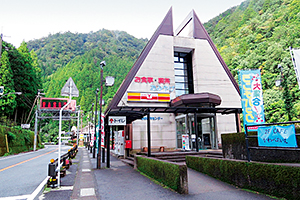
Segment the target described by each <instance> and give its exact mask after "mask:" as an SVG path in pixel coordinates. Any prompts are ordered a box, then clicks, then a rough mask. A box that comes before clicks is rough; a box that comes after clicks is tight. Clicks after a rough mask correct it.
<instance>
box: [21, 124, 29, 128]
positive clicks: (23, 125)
mask: <svg viewBox="0 0 300 200" xmlns="http://www.w3.org/2000/svg"><path fill="white" fill-rule="evenodd" d="M21 128H27V129H28V128H30V124H21Z"/></svg>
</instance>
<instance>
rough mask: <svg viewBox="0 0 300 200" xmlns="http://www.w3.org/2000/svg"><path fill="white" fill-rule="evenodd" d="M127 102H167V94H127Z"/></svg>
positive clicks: (168, 99)
mask: <svg viewBox="0 0 300 200" xmlns="http://www.w3.org/2000/svg"><path fill="white" fill-rule="evenodd" d="M127 100H128V101H144V102H169V101H170V94H169V93H140V92H128V93H127Z"/></svg>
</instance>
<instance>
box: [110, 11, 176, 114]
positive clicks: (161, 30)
mask: <svg viewBox="0 0 300 200" xmlns="http://www.w3.org/2000/svg"><path fill="white" fill-rule="evenodd" d="M160 35H169V36H174V34H173V15H172V7H171V8H170V9H169V11H168V13H167V15H166V16H165V18H164V20H163V21H162V23H161V24H160V25H159V27H158V28H157V30H156V31H155V33H154V34H153V36H152V37H151V39H150V40H149V41H148V43H147V45H146V46H145V48H144V49H143V51H142V53H141V54H140V56H139V57H138V59H137V60H136V62H135V63H134V65H133V67H132V68H131V70H130V71H129V72H128V74H127V76H126V77H125V79H124V81H123V82H122V84H121V86H120V87H119V89H118V91H117V93H116V95H115V96H114V98H113V99H112V101H111V103H110V104H109V106H108V108H107V110H106V112H105V113H107V112H108V111H109V110H111V109H113V108H116V107H117V105H118V103H119V102H120V100H121V98H122V97H123V95H124V93H125V92H126V90H127V88H128V87H129V85H130V83H131V82H132V80H133V79H134V77H135V75H136V73H137V72H138V70H139V69H140V67H141V65H142V64H143V62H144V60H145V59H146V57H147V56H148V54H149V52H150V50H151V49H152V47H153V45H154V44H155V42H156V40H157V38H158V36H160Z"/></svg>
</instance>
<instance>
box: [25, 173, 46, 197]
mask: <svg viewBox="0 0 300 200" xmlns="http://www.w3.org/2000/svg"><path fill="white" fill-rule="evenodd" d="M49 178H50V177H49V176H47V177H46V178H45V179H44V180H43V182H41V184H40V185H39V186H38V187H37V188H36V189H35V190H34V192H33V193H32V194H31V195H30V196H29V198H28V199H27V200H33V199H34V198H35V197H36V196H37V195H38V194H39V193H40V191H41V190H42V189H44V186H45V185H46V183H47V181H48V179H49Z"/></svg>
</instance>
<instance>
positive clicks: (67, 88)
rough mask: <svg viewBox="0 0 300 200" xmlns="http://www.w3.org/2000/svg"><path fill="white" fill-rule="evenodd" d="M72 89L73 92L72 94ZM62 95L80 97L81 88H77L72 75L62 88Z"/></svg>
mask: <svg viewBox="0 0 300 200" xmlns="http://www.w3.org/2000/svg"><path fill="white" fill-rule="evenodd" d="M70 91H71V94H70ZM60 95H61V96H71V95H72V96H73V97H79V90H78V89H77V87H76V85H75V83H74V81H73V79H72V78H71V77H70V78H69V79H68V81H67V82H66V84H65V85H64V87H63V88H62V89H61V93H60Z"/></svg>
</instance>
